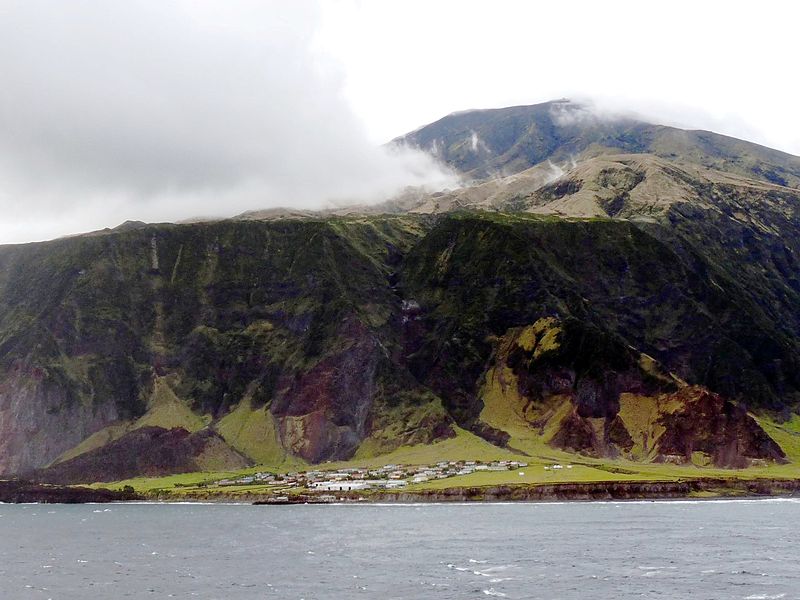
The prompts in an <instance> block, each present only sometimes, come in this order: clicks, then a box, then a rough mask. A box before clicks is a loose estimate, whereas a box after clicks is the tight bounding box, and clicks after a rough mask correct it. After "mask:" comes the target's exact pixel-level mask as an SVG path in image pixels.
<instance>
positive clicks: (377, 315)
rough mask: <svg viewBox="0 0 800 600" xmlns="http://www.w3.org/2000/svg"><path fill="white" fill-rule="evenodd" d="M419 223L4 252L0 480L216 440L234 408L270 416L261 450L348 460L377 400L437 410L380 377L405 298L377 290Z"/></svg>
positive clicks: (243, 226) (397, 372)
mask: <svg viewBox="0 0 800 600" xmlns="http://www.w3.org/2000/svg"><path fill="white" fill-rule="evenodd" d="M418 221H419V219H408V220H404V219H402V218H401V219H393V220H388V221H387V220H385V219H376V220H374V221H370V222H367V221H363V220H359V219H353V220H343V221H340V222H332V221H325V222H323V221H314V220H311V221H302V222H292V223H287V222H277V223H271V224H265V223H220V224H210V225H189V226H153V227H148V228H145V229H142V228H137V229H134V230H125V231H120V232H110V233H106V234H103V235H96V236H87V237H81V238H74V239H71V240H62V241H58V242H53V243H51V244H43V245H31V246H24V247H10V248H5V249H3V251H2V252H0V254H2V263H3V272H2V279H0V281H1V282H2V288H0V302H1V303H2V308H3V311H2V313H1V315H2V320H1V321H0V322H1V323H2V334H1V336H0V348H2V350H3V352H2V355H0V370H1V371H2V388H1V390H2V391H0V415H1V416H0V425H2V431H3V434H4V435H3V441H2V447H3V449H4V452H3V453H2V455H0V471H2V472H15V471H24V470H26V469H30V468H37V467H43V466H45V465H47V464H48V463H50V462H52V461H54V460H57V459H59V458H61V459H62V460H63V459H64V456H62V455H63V454H64V453H65V452H67V451H68V450H69V449H70V448H73V447H75V446H78V445H79V444H80V443H82V442H84V441H86V443H85V444H84V445H83V447H82V448H78V451H81V450H85V449H87V448H91V449H92V450H96V449H97V448H95V446H97V445H98V444H99V445H104V442H108V441H113V440H117V439H120V438H121V436H124V435H127V433H128V432H131V431H133V430H136V429H138V428H139V427H143V426H145V425H153V426H165V427H167V428H172V427H178V428H181V429H185V430H187V431H191V430H194V429H197V426H193V424H192V423H189V422H190V421H196V420H197V419H201V420H202V424H201V425H200V426H208V427H211V428H212V429H215V428H217V427H218V425H217V424H218V423H220V424H221V425H222V426H221V427H219V429H220V431H222V433H223V436H224V435H225V434H226V433H230V432H232V431H234V429H232V428H231V427H225V425H226V424H229V423H230V419H228V421H224V419H225V418H226V417H228V416H229V415H230V414H231V412H233V411H234V410H235V409H236V408H237V407H238V406H239V405H240V404H241V403H242V402H243V401H244V400H246V402H247V403H248V406H252V407H255V408H258V407H267V409H268V411H269V413H270V417H269V420H270V421H272V422H273V423H274V426H275V428H276V433H277V440H273V441H272V442H270V441H269V440H266V439H265V440H264V443H265V444H267V443H273V444H275V443H277V444H279V445H280V446H281V447H282V448H283V449H284V450H285V451H286V453H288V454H291V455H295V456H297V457H300V458H302V459H306V460H310V461H319V460H324V459H330V458H347V457H349V456H351V455H352V454H353V452H355V449H356V448H357V447H358V445H359V444H360V443H361V442H362V441H363V440H364V439H365V438H367V437H368V436H369V435H370V433H371V425H370V423H371V422H372V421H373V420H374V419H375V418H376V417H377V415H380V414H381V412H382V411H383V412H385V411H384V410H383V409H382V408H381V407H382V406H383V405H387V406H388V405H399V406H405V407H406V408H407V409H408V411H410V412H412V413H414V412H418V411H422V412H425V410H426V405H427V404H429V403H434V404H439V401H438V399H437V398H436V397H435V396H433V395H432V394H430V393H429V392H426V391H425V390H424V388H422V386H419V385H417V386H416V388H414V387H412V388H411V389H410V390H407V389H403V386H402V385H401V384H400V383H393V382H396V381H402V380H403V378H404V377H406V378H407V377H408V375H404V374H403V368H402V366H401V365H395V364H393V363H392V359H391V354H392V352H394V353H395V354H397V352H396V351H395V350H393V347H394V346H396V344H397V342H396V340H395V336H394V334H393V329H392V327H391V326H390V324H389V320H390V317H391V315H392V313H393V312H397V313H399V312H401V311H400V305H401V302H402V301H401V299H400V298H399V297H397V295H396V294H395V293H394V291H393V290H392V288H391V285H390V284H389V282H388V280H387V278H388V277H389V276H390V275H391V273H392V271H393V269H394V268H395V266H394V265H395V263H396V261H397V257H398V256H399V255H401V254H402V252H403V249H404V248H407V247H408V246H409V245H410V244H411V243H413V242H414V241H415V240H416V239H417V238H418V237H419V235H420V234H421V232H422V231H423V230H422V229H421V226H420V225H419V222H418ZM159 382H160V383H159ZM159 385H160V386H161V387H159ZM415 389H416V391H415ZM165 390H167V391H168V393H169V394H171V395H172V398H173V400H170V401H169V402H168V403H167V404H168V406H169V408H165V405H164V401H162V400H163V399H162V400H158V399H157V398H156V396H158V397H159V398H160V397H161V396H163V394H164V393H167V391H165ZM401 392H402V393H401ZM176 414H179V415H180V418H176ZM443 419H445V421H446V420H447V417H446V415H443ZM429 425H430V427H431V428H432V429H431V432H430V433H429V434H424V433H420V434H419V435H420V437H421V438H422V439H425V440H430V439H435V437H436V435H438V434H435V433H433V431H432V430H433V429H435V428H436V427H439V426H440V425H441V423H436V424H429V423H428V422H427V421H420V423H419V426H420V427H428V426H429ZM65 426H66V429H65ZM445 429H446V428H445ZM442 431H444V430H442ZM92 434H93V435H92ZM231 436H232V437H235V438H237V439H238V438H239V437H240V432H239V433H236V434H233V433H231ZM90 437H91V439H90V440H87V438H90ZM231 443H234V445H235V444H236V442H235V441H234V440H232V442H231ZM398 443H401V442H398ZM251 445H252V444H251ZM73 454H74V452H73V453H69V452H67V459H71V458H73V456H72V455H73ZM254 454H260V452H259V451H258V450H255V451H254ZM234 462H235V461H234Z"/></svg>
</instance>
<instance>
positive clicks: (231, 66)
mask: <svg viewBox="0 0 800 600" xmlns="http://www.w3.org/2000/svg"><path fill="white" fill-rule="evenodd" d="M0 13H2V14H0V73H2V82H1V83H0V86H1V88H0V209H2V211H3V215H4V218H3V222H2V224H1V225H0V241H2V242H9V241H19V240H29V239H38V238H42V237H50V236H53V235H58V234H65V233H72V232H77V231H85V230H87V229H91V228H95V227H102V226H109V225H112V226H113V225H116V224H118V223H119V222H121V221H123V220H125V219H142V220H173V219H180V218H187V217H191V216H195V215H204V216H205V215H219V216H224V215H232V214H236V213H238V212H241V211H244V210H248V209H258V208H265V207H268V206H277V205H290V206H294V207H298V206H302V207H318V206H321V205H323V204H324V203H325V202H328V201H339V202H341V201H343V200H351V201H362V202H363V201H374V200H381V199H383V198H384V197H385V196H387V195H388V194H390V193H393V192H394V191H396V190H398V189H400V188H401V187H403V186H406V185H416V184H431V185H433V186H438V185H443V182H445V181H449V179H448V175H447V174H446V173H444V172H443V171H442V170H441V169H440V168H438V167H437V166H436V165H435V164H434V163H433V161H432V160H431V159H430V158H429V157H427V156H424V155H422V154H420V153H418V152H414V151H412V150H400V151H389V150H387V149H385V148H381V147H378V146H377V145H376V144H374V143H373V142H371V141H370V140H369V139H368V138H367V136H366V134H365V132H364V129H363V126H362V124H361V123H360V121H359V120H358V118H357V117H356V116H355V115H354V114H353V112H352V110H351V108H350V106H349V105H348V103H347V101H346V100H345V99H344V98H343V96H342V94H341V86H342V82H343V75H342V72H341V69H340V67H339V66H338V65H337V64H336V63H335V62H334V61H332V60H331V59H329V58H327V57H325V56H324V55H321V54H319V53H315V52H314V51H313V48H312V39H313V35H314V31H315V29H316V27H317V24H318V8H317V6H316V5H315V4H312V3H294V2H293V3H286V2H245V1H240V2H225V3H211V2H199V3H195V2H161V1H155V0H153V1H147V2H131V1H130V0H115V1H112V0H103V1H87V0H83V1H81V0H76V1H74V2H69V3H66V2H59V1H49V2H48V1H41V0H10V1H5V2H3V3H2V4H0Z"/></svg>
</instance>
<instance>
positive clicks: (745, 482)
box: [161, 477, 800, 505]
mask: <svg viewBox="0 0 800 600" xmlns="http://www.w3.org/2000/svg"><path fill="white" fill-rule="evenodd" d="M794 495H797V496H798V497H800V480H798V479H726V478H711V477H708V478H697V479H687V480H681V481H603V482H591V483H553V484H538V485H503V486H491V487H453V488H447V489H443V490H429V491H424V490H423V491H380V492H341V493H336V494H333V495H332V494H314V493H308V494H297V495H294V496H286V497H281V498H279V499H278V498H274V497H269V496H261V495H237V496H236V500H237V501H240V502H242V501H249V502H253V503H254V504H270V505H276V504H306V503H307V504H324V503H331V502H372V503H375V502H397V503H413V502H420V503H424V502H558V501H603V500H664V499H681V498H714V497H718V498H725V497H768V496H794ZM161 499H168V498H164V497H162V498H161ZM203 499H206V500H210V499H212V498H209V497H204V498H203ZM214 499H217V500H220V498H219V497H217V498H214Z"/></svg>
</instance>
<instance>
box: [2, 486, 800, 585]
mask: <svg viewBox="0 0 800 600" xmlns="http://www.w3.org/2000/svg"><path fill="white" fill-rule="evenodd" d="M799 527H800V500H792V499H767V500H731V501H664V502H598V503H579V502H575V503H537V504H533V503H514V504H490V503H475V504H424V505H364V504H360V505H300V506H297V505H295V506H249V505H229V504H228V505H225V504H111V505H90V504H86V505H35V504H29V505H0V599H3V600H6V599H11V600H16V599H31V600H38V599H48V598H52V599H53V600H61V599H80V600H86V599H94V598H99V599H117V598H197V599H211V598H219V599H239V598H247V599H260V598H265V599H269V598H275V599H294V600H303V599H304V600H334V599H335V600H343V599H351V598H356V599H357V598H376V599H380V600H390V599H398V600H399V599H428V598H434V599H459V600H461V599H468V598H487V597H497V598H509V599H514V598H525V599H543V600H544V599H548V600H551V599H552V600H555V599H558V600H573V599H575V600H577V599H581V600H587V599H589V600H612V599H613V600H617V599H621V598H667V599H692V598H697V599H698V600H699V599H703V600H717V599H728V598H730V599H741V600H770V599H779V598H786V599H787V600H788V599H800V539H798V531H799V530H800V529H799Z"/></svg>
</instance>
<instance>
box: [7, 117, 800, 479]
mask: <svg viewBox="0 0 800 600" xmlns="http://www.w3.org/2000/svg"><path fill="white" fill-rule="evenodd" d="M402 143H409V144H414V145H417V146H420V147H422V148H424V149H427V150H429V151H431V152H433V153H434V154H436V155H437V156H438V157H439V158H440V159H442V160H444V161H446V162H448V163H449V164H450V165H451V166H453V167H454V168H456V169H458V170H460V171H461V172H462V173H464V174H465V175H466V176H467V177H468V178H469V177H475V178H477V177H483V176H486V175H487V174H492V175H498V174H499V175H505V177H501V178H494V179H490V180H482V181H479V182H477V184H476V185H472V186H469V187H465V188H462V189H458V190H451V191H446V192H440V193H436V194H428V195H426V194H424V193H422V192H415V193H411V192H409V194H408V197H406V198H404V199H400V200H397V201H395V202H394V203H388V204H386V205H384V206H383V207H382V208H381V207H379V208H372V209H369V210H367V209H365V212H369V213H370V215H371V216H364V215H361V216H359V215H358V214H350V215H349V216H342V215H341V214H334V213H333V212H331V213H328V214H324V215H323V214H321V213H311V212H304V213H297V212H289V213H284V214H273V213H269V214H266V213H264V214H262V213H251V214H248V215H245V216H243V217H242V218H240V219H235V220H230V221H224V222H215V223H202V224H186V225H145V224H128V225H127V226H125V227H121V228H119V229H117V230H114V231H103V232H97V233H95V234H90V235H85V236H80V237H75V238H70V239H63V240H56V241H53V242H48V243H42V244H29V245H21V246H7V247H0V473H6V474H7V473H15V472H25V471H30V470H35V469H42V468H44V469H45V470H44V471H43V472H42V471H40V472H39V475H40V476H42V477H47V476H48V473H49V476H50V477H51V478H53V479H58V480H59V481H68V480H69V481H72V480H75V479H76V478H80V477H86V478H97V479H106V480H107V479H109V478H111V479H113V478H116V477H123V476H124V477H127V476H131V475H136V474H145V473H147V474H158V473H167V472H176V471H186V470H191V469H202V468H206V467H208V466H209V465H212V464H213V465H214V467H215V468H236V467H239V466H242V465H245V464H255V463H266V464H271V465H277V464H285V463H286V462H287V461H291V462H300V461H307V462H311V463H317V462H322V461H326V460H337V459H347V458H350V457H352V456H354V455H356V454H358V456H370V455H373V454H378V453H383V452H389V451H392V450H395V449H397V448H399V447H400V446H405V445H414V444H428V443H431V442H435V441H437V440H442V439H445V438H449V437H453V436H456V435H457V434H463V432H460V431H459V430H458V427H461V428H464V429H466V430H468V431H470V432H472V433H474V434H476V435H478V436H480V437H482V438H484V439H486V440H489V441H491V442H492V443H494V444H497V445H500V446H505V447H509V448H512V449H515V450H517V451H519V452H522V453H527V454H532V455H546V454H547V453H549V452H553V451H558V452H561V451H566V452H577V453H582V454H586V455H591V456H598V457H624V458H628V459H631V460H638V461H662V462H680V463H687V462H691V463H694V464H698V465H704V464H713V465H717V466H724V467H739V466H744V465H747V464H750V463H752V462H753V461H782V460H783V459H784V455H783V452H782V450H781V448H780V447H778V446H777V445H776V444H775V442H773V441H772V440H771V439H770V438H769V436H768V435H767V434H766V433H765V432H764V431H763V430H762V429H761V428H760V427H759V425H758V423H757V422H756V421H754V420H753V418H752V417H751V416H750V414H749V412H748V411H780V412H781V414H783V415H784V416H786V415H787V414H788V413H789V412H790V411H791V410H794V409H796V408H797V407H798V405H800V316H798V315H800V311H798V310H797V307H798V306H800V263H798V258H797V257H798V256H800V226H799V225H798V223H800V219H799V218H798V217H800V215H798V207H800V195H798V191H797V189H796V187H797V186H798V185H800V159H798V158H797V157H791V156H788V155H785V154H782V153H779V152H775V151H771V150H769V149H765V148H762V147H759V146H755V145H752V144H747V143H745V142H741V141H738V140H731V139H730V138H725V137H723V136H716V135H714V134H709V133H707V132H682V131H680V130H674V129H671V128H665V127H658V126H654V125H649V124H646V123H642V122H639V121H636V120H633V119H604V118H599V117H597V115H594V114H592V113H591V112H589V111H586V110H585V109H584V108H582V107H580V106H578V105H574V104H572V103H565V102H557V103H548V104H546V105H539V106H534V107H514V108H511V109H503V110H499V111H472V112H469V113H464V114H459V115H451V116H449V117H446V118H445V119H443V120H441V121H439V122H437V123H435V124H432V125H431V126H428V127H426V128H423V129H421V130H419V131H417V132H415V133H414V134H410V135H409V136H406V138H404V140H402ZM509 174H510V175H509ZM382 209H385V210H387V211H392V212H395V213H405V211H410V213H408V214H395V215H394V216H385V215H383V216H381V215H377V214H375V213H376V212H378V211H379V210H382ZM462 210H463V211H464V212H461V211H462ZM334 212H339V213H342V212H352V213H357V212H358V211H357V210H355V209H353V210H352V211H349V209H348V210H344V209H343V210H341V211H334ZM147 448H152V449H153V451H152V452H148V451H147ZM137 457H138V458H137ZM104 465H106V466H104Z"/></svg>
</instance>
